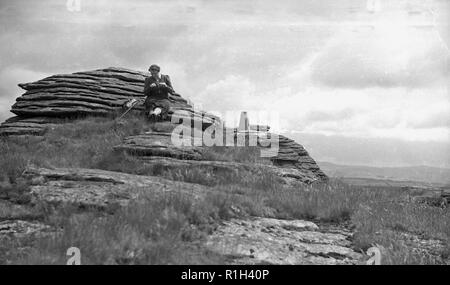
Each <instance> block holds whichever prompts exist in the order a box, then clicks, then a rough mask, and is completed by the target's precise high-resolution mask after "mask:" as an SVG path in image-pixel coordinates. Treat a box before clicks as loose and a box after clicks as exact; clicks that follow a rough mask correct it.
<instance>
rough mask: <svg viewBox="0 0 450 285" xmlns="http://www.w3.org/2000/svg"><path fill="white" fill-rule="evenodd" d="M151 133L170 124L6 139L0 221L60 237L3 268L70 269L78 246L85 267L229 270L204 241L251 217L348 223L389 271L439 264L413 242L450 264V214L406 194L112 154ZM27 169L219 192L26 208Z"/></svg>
mask: <svg viewBox="0 0 450 285" xmlns="http://www.w3.org/2000/svg"><path fill="white" fill-rule="evenodd" d="M147 129H156V130H160V131H161V130H162V131H170V127H169V126H167V125H164V124H156V125H149V124H146V123H145V122H143V121H142V119H141V118H139V117H134V116H130V117H129V118H127V120H125V121H123V122H120V123H119V122H116V121H112V120H111V119H108V118H85V119H82V120H78V121H76V122H68V123H66V124H63V125H60V126H57V127H55V128H54V129H52V130H50V131H49V132H48V133H47V134H46V135H45V136H44V137H28V138H27V139H26V140H24V139H20V140H19V139H14V138H8V139H2V140H0V220H7V219H25V220H40V221H43V222H45V223H48V224H51V225H54V226H55V228H59V229H61V230H60V231H59V232H58V233H57V234H54V235H51V236H47V237H42V238H39V239H33V240H14V241H13V240H9V241H7V242H2V243H1V244H2V245H0V256H3V257H4V258H3V260H0V262H2V263H7V262H11V261H14V263H25V264H30V263H38V264H44V263H50V264H63V263H64V262H65V260H67V256H65V250H67V248H68V247H70V246H78V247H79V248H80V249H81V251H82V254H83V257H82V259H83V263H85V264H96V263H112V264H173V263H190V264H195V263H223V262H224V260H223V257H219V256H216V255H214V254H213V253H211V252H208V251H207V250H205V249H204V248H202V246H201V242H200V241H201V240H202V239H203V238H204V236H205V235H206V234H208V233H210V232H211V231H212V230H213V229H214V227H215V224H216V223H217V221H220V220H224V219H229V218H232V217H246V216H261V217H274V218H283V219H310V220H314V221H317V222H322V223H346V224H350V226H351V227H352V229H353V230H354V232H355V236H354V240H353V243H354V247H355V249H356V250H358V251H366V250H367V248H369V247H371V246H373V245H375V244H377V245H380V246H382V248H383V250H384V261H383V262H384V263H387V264H436V263H439V262H440V261H439V260H438V259H436V254H435V255H429V254H428V253H426V252H424V251H417V250H411V245H410V244H408V241H407V236H405V235H415V236H419V237H421V238H423V239H425V240H426V239H430V238H432V239H439V240H442V241H443V242H446V243H447V246H446V248H445V249H443V250H441V252H439V253H437V255H439V254H440V255H441V257H443V258H448V256H449V255H450V246H449V241H450V210H449V208H446V209H440V208H437V207H430V206H427V205H425V204H417V203H413V202H409V201H408V200H407V199H405V195H406V194H405V193H403V192H401V191H392V190H388V189H374V188H371V189H366V188H362V187H351V186H349V185H347V184H343V183H340V182H339V181H335V180H331V181H330V182H329V183H327V184H322V185H312V186H308V187H296V188H292V187H287V186H285V185H282V183H280V180H279V178H278V177H276V176H275V175H274V174H273V173H271V172H268V171H265V170H264V169H262V168H261V169H258V168H255V169H256V170H251V171H250V170H239V169H238V170H236V171H223V170H218V169H217V168H214V167H206V168H197V167H185V166H181V167H175V168H174V167H164V166H163V165H158V164H153V165H150V164H144V163H142V162H141V161H139V160H137V159H135V158H133V157H130V156H128V155H126V154H124V153H122V152H115V151H114V150H113V146H115V145H118V144H119V143H120V142H121V141H122V139H123V137H125V136H128V135H133V134H137V133H140V132H142V131H143V130H147ZM205 156H206V157H207V158H208V159H209V160H222V161H236V162H245V163H255V162H264V161H261V160H260V158H259V150H257V149H256V148H251V147H237V148H231V147H212V148H208V149H207V150H206V151H205ZM28 165H37V166H42V167H84V168H100V169H105V170H111V171H120V172H127V173H132V174H139V175H155V176H161V177H165V178H168V179H171V180H179V181H184V182H191V183H198V184H203V185H207V186H209V187H211V189H212V190H215V191H213V192H212V194H208V195H207V196H206V198H205V200H204V201H203V202H201V203H197V204H194V202H193V201H192V200H190V199H186V197H182V196H181V195H178V196H167V197H153V196H143V198H142V199H138V201H139V202H134V203H133V204H131V205H130V206H128V207H126V208H118V209H113V211H111V212H110V211H108V212H106V213H105V212H98V211H95V210H93V211H87V212H86V211H85V212H80V211H78V210H77V209H70V208H63V209H49V208H48V207H47V206H45V205H34V206H31V205H28V203H29V201H30V200H29V199H30V196H29V186H28V185H27V183H26V182H25V181H24V180H23V179H21V174H22V172H23V171H24V169H25V168H26V167H27V166H28ZM24 248H25V249H27V250H23V249H24Z"/></svg>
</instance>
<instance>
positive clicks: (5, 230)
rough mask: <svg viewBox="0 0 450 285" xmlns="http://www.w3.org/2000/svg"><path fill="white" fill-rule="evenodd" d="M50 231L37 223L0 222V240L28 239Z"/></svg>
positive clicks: (46, 226) (47, 227)
mask: <svg viewBox="0 0 450 285" xmlns="http://www.w3.org/2000/svg"><path fill="white" fill-rule="evenodd" d="M49 231H51V228H50V226H48V225H45V224H43V223H40V222H37V221H23V220H5V221H1V222H0V238H2V237H15V238H20V237H29V236H30V235H36V234H39V235H40V234H43V233H45V232H49Z"/></svg>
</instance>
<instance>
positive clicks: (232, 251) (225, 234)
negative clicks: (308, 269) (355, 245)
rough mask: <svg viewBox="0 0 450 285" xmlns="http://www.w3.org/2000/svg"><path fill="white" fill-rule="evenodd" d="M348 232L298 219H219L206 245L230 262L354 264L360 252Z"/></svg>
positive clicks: (356, 262) (360, 255)
mask: <svg viewBox="0 0 450 285" xmlns="http://www.w3.org/2000/svg"><path fill="white" fill-rule="evenodd" d="M351 235H352V234H351V232H349V231H347V230H345V229H343V228H341V229H337V228H336V229H333V230H329V231H322V230H321V229H320V228H319V227H318V226H317V225H316V224H315V223H312V222H308V221H302V220H278V219H268V218H254V219H250V220H237V219H233V220H230V221H225V222H223V224H222V225H221V226H219V228H218V229H217V230H216V232H214V234H213V235H211V236H210V237H209V239H208V241H207V243H206V245H207V247H208V248H210V249H211V250H213V251H216V252H218V253H220V254H224V255H227V256H231V257H234V261H233V263H234V264H358V263H361V262H362V261H363V259H364V256H363V255H362V254H360V253H357V252H355V251H354V250H353V249H351V241H350V238H351Z"/></svg>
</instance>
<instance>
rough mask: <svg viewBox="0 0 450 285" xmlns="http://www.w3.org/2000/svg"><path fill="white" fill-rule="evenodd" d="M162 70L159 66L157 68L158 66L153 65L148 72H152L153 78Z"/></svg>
mask: <svg viewBox="0 0 450 285" xmlns="http://www.w3.org/2000/svg"><path fill="white" fill-rule="evenodd" d="M160 70H161V69H160V68H159V66H157V65H156V64H152V65H151V66H150V67H149V68H148V71H150V73H151V74H152V76H156V75H158V74H159V71H160Z"/></svg>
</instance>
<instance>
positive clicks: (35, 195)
mask: <svg viewBox="0 0 450 285" xmlns="http://www.w3.org/2000/svg"><path fill="white" fill-rule="evenodd" d="M23 176H24V177H25V178H26V179H27V180H28V181H29V183H30V184H31V186H30V195H31V197H32V199H33V201H44V202H48V203H56V204H59V203H69V204H74V205H78V206H80V207H95V208H106V207H109V206H111V205H112V206H124V205H127V204H128V202H129V201H130V200H131V199H134V198H136V197H137V196H138V195H139V194H140V193H143V191H144V192H145V191H148V192H152V193H168V192H170V193H178V194H180V195H183V194H186V195H189V197H193V198H194V199H198V198H201V197H203V196H204V195H205V194H206V193H208V191H209V190H208V188H207V187H204V186H201V185H198V184H191V183H185V182H177V181H172V180H167V179H163V178H159V177H154V176H139V175H132V174H126V173H121V172H113V171H105V170H99V169H83V168H57V169H46V168H28V169H27V170H26V171H25V172H24V174H23Z"/></svg>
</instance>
